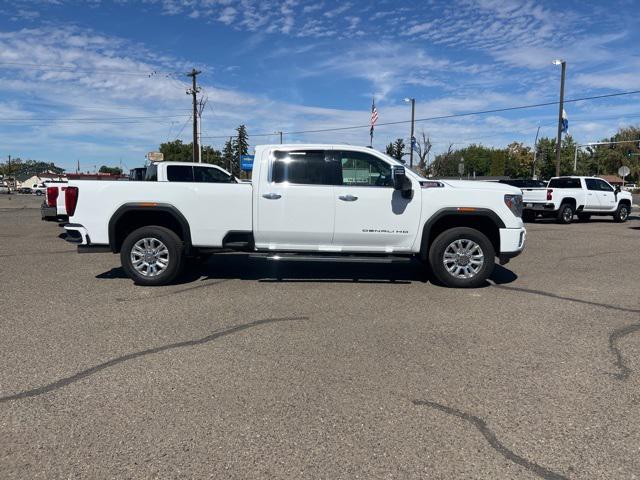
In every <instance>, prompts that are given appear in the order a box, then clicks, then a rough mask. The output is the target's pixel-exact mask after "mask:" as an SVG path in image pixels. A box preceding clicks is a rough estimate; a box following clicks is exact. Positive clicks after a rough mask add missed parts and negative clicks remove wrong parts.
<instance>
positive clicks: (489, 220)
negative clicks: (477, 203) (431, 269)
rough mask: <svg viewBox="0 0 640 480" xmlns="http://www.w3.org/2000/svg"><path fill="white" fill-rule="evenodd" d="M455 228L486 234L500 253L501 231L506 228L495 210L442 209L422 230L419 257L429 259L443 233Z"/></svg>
mask: <svg viewBox="0 0 640 480" xmlns="http://www.w3.org/2000/svg"><path fill="white" fill-rule="evenodd" d="M455 227H469V228H474V229H476V230H478V231H480V232H482V233H484V234H485V235H486V236H487V237H488V238H489V240H491V243H492V244H493V247H494V249H495V251H496V253H499V252H500V231H499V230H500V229H501V228H505V224H504V222H503V221H502V219H501V218H500V217H499V216H498V214H497V213H495V212H494V211H493V210H489V209H487V208H469V209H468V210H467V209H460V208H442V209H440V210H438V211H437V212H436V213H435V214H433V215H432V216H431V218H429V220H427V222H426V223H425V224H424V227H423V229H422V240H421V243H420V253H419V256H420V258H421V259H422V260H425V261H426V260H427V259H428V257H429V247H430V245H431V243H432V242H433V240H434V239H435V238H436V237H437V236H438V235H439V234H440V233H442V232H443V231H445V230H448V229H450V228H455Z"/></svg>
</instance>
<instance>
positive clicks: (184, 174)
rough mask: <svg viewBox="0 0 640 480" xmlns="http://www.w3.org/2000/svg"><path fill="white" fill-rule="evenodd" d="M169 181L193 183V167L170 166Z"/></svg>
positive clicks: (168, 171)
mask: <svg viewBox="0 0 640 480" xmlns="http://www.w3.org/2000/svg"><path fill="white" fill-rule="evenodd" d="M167 180H169V181H170V182H193V167H192V166H191V165H189V166H187V165H184V166H183V165H169V166H168V167H167Z"/></svg>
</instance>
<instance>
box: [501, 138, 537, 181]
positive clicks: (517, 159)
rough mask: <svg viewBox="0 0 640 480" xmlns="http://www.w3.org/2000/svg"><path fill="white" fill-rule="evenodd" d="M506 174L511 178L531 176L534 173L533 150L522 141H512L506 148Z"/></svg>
mask: <svg viewBox="0 0 640 480" xmlns="http://www.w3.org/2000/svg"><path fill="white" fill-rule="evenodd" d="M504 174H505V175H507V176H509V177H511V178H530V177H531V176H532V175H533V152H532V151H531V148H530V147H527V146H525V145H524V144H522V143H520V142H512V143H510V144H509V145H508V146H507V148H506V164H505V169H504Z"/></svg>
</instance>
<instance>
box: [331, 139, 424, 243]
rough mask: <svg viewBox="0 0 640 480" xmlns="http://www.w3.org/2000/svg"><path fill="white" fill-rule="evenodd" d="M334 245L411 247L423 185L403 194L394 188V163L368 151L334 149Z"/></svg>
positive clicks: (414, 235)
mask: <svg viewBox="0 0 640 480" xmlns="http://www.w3.org/2000/svg"><path fill="white" fill-rule="evenodd" d="M333 155H334V158H335V160H336V164H337V167H338V168H339V175H338V181H337V182H336V183H337V185H336V187H335V189H334V202H335V211H336V214H335V227H334V233H333V245H334V247H336V249H340V250H343V251H367V252H389V253H391V252H402V251H410V249H411V246H412V245H413V242H414V240H415V238H416V235H417V229H418V226H419V223H420V211H421V201H420V194H421V191H420V188H419V185H418V184H417V182H415V183H416V184H415V185H414V186H413V198H403V197H402V194H401V192H400V191H398V190H394V188H393V179H392V177H391V165H390V164H389V163H387V162H386V161H385V160H383V159H382V158H379V157H377V156H375V155H372V154H370V153H366V152H356V151H338V150H336V151H334V152H333Z"/></svg>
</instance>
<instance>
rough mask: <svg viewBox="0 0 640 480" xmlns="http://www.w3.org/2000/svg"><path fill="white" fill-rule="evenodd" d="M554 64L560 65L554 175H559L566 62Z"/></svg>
mask: <svg viewBox="0 0 640 480" xmlns="http://www.w3.org/2000/svg"><path fill="white" fill-rule="evenodd" d="M553 64H554V65H561V66H562V75H561V77H560V105H559V108H558V136H557V138H556V177H559V176H560V149H561V147H562V110H563V109H564V77H565V75H566V72H567V62H565V61H564V60H554V61H553Z"/></svg>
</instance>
